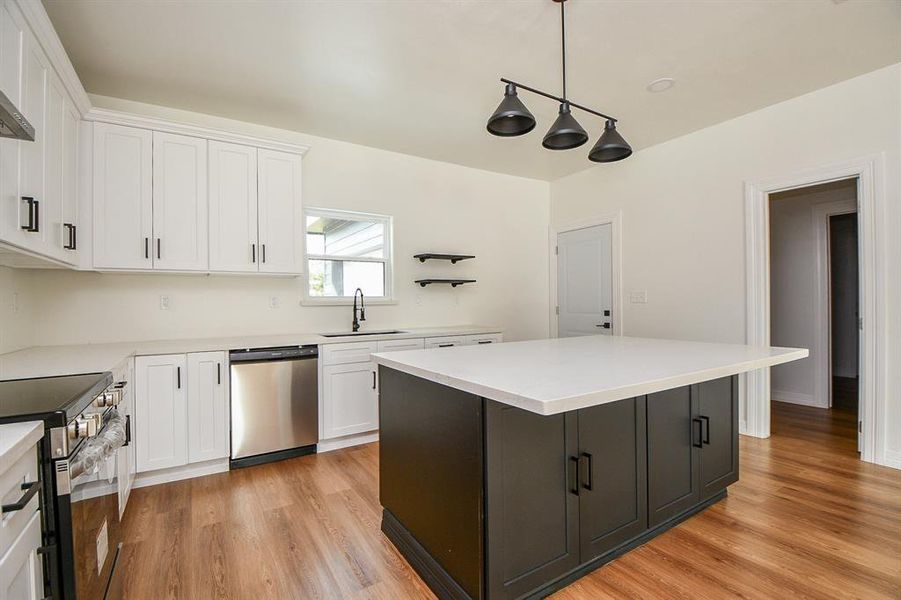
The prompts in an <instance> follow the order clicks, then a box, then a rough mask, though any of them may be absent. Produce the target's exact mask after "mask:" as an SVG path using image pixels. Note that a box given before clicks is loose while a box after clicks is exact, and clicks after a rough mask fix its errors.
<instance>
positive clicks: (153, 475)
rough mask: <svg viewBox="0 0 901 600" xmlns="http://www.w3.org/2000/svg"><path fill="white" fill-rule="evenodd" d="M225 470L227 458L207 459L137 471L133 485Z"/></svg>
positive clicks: (168, 480)
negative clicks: (178, 465)
mask: <svg viewBox="0 0 901 600" xmlns="http://www.w3.org/2000/svg"><path fill="white" fill-rule="evenodd" d="M226 471H228V459H227V458H217V459H216V460H208V461H206V462H201V463H195V464H192V465H183V466H181V467H172V468H171V469H160V470H158V471H147V472H144V473H138V474H137V476H136V477H135V483H134V486H133V487H136V488H139V487H147V486H149V485H159V484H161V483H169V482H170V481H181V480H182V479H191V478H192V477H203V476H204V475H212V474H214V473H224V472H226Z"/></svg>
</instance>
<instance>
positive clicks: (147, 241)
mask: <svg viewBox="0 0 901 600" xmlns="http://www.w3.org/2000/svg"><path fill="white" fill-rule="evenodd" d="M144 258H150V238H146V237H145V238H144Z"/></svg>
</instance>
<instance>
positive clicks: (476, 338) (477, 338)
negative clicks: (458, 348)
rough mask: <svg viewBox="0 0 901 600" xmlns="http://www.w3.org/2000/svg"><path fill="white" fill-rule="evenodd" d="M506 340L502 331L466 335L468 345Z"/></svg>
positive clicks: (497, 342) (496, 342)
mask: <svg viewBox="0 0 901 600" xmlns="http://www.w3.org/2000/svg"><path fill="white" fill-rule="evenodd" d="M503 341H504V336H503V334H500V333H484V334H482V335H468V336H466V345H467V346H476V345H479V344H499V343H501V342H503Z"/></svg>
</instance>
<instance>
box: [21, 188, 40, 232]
mask: <svg viewBox="0 0 901 600" xmlns="http://www.w3.org/2000/svg"><path fill="white" fill-rule="evenodd" d="M22 200H23V201H24V202H27V203H28V225H20V227H21V228H22V229H23V230H25V231H28V232H35V231H37V229H36V228H35V221H36V220H37V219H36V217H35V214H36V212H35V209H34V208H35V201H34V198H32V197H31V196H22Z"/></svg>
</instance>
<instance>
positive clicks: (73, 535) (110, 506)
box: [57, 409, 121, 600]
mask: <svg viewBox="0 0 901 600" xmlns="http://www.w3.org/2000/svg"><path fill="white" fill-rule="evenodd" d="M117 415H118V413H117V412H116V411H115V409H111V410H109V411H107V413H106V415H105V416H104V426H103V428H102V429H101V430H100V432H99V433H98V435H97V436H96V437H94V438H89V439H87V440H85V441H84V442H82V443H81V444H80V445H79V447H78V449H77V450H76V451H75V452H74V453H73V454H72V455H71V456H70V457H69V460H68V463H69V482H70V493H69V494H68V495H63V496H58V497H57V503H58V506H59V508H60V510H59V514H60V548H61V550H62V552H61V558H62V565H63V566H62V572H63V588H64V590H65V595H64V597H65V598H66V600H69V598H70V597H73V592H74V597H75V598H77V599H78V600H95V599H96V600H103V599H104V598H111V599H114V598H117V596H116V595H115V594H114V593H112V590H111V589H110V588H111V587H115V586H111V584H110V582H111V581H113V580H114V579H115V578H114V577H113V575H114V570H115V565H116V563H117V559H118V552H119V548H120V542H121V530H120V526H119V494H118V489H119V481H118V473H119V469H118V465H117V464H116V461H117V460H118V454H119V452H118V446H115V445H114V444H110V443H109V439H108V438H109V434H110V427H111V422H114V421H115V420H116V419H118V418H119V417H118V416H117ZM67 504H68V506H66V505H67ZM67 531H68V535H67ZM67 538H68V539H71V546H69V544H67ZM108 591H109V592H110V593H108Z"/></svg>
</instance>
